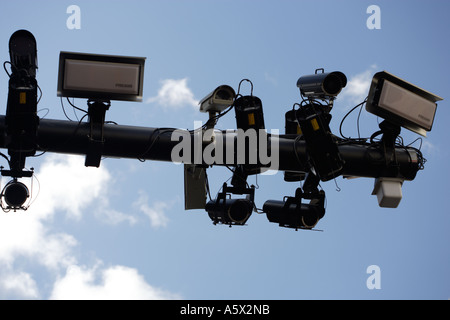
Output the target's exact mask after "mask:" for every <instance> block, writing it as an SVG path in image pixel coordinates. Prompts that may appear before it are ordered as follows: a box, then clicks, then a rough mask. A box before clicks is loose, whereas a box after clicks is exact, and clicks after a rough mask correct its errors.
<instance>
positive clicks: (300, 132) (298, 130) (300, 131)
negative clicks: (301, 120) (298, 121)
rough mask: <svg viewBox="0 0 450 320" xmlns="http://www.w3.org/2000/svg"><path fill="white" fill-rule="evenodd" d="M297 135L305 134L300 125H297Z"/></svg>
mask: <svg viewBox="0 0 450 320" xmlns="http://www.w3.org/2000/svg"><path fill="white" fill-rule="evenodd" d="M297 134H303V132H302V129H300V126H299V125H297Z"/></svg>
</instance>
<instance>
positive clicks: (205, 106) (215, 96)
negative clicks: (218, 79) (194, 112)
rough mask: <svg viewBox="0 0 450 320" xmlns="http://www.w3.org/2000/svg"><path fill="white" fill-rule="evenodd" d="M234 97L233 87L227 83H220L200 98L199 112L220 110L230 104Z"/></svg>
mask: <svg viewBox="0 0 450 320" xmlns="http://www.w3.org/2000/svg"><path fill="white" fill-rule="evenodd" d="M235 97H236V92H235V91H234V89H233V88H232V87H230V86H228V85H221V86H218V87H217V88H216V89H214V90H213V91H212V92H211V93H209V94H208V95H207V96H206V97H204V98H203V99H202V100H200V103H199V104H200V112H222V111H223V110H225V109H226V108H227V107H229V106H231V105H232V104H233V102H234V98H235Z"/></svg>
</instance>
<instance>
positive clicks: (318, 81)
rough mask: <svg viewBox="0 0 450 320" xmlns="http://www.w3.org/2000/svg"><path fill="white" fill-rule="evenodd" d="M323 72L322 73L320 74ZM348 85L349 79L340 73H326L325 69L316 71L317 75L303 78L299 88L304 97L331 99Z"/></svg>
mask: <svg viewBox="0 0 450 320" xmlns="http://www.w3.org/2000/svg"><path fill="white" fill-rule="evenodd" d="M319 70H322V73H318V71H319ZM346 85H347V77H346V76H345V74H343V73H342V72H340V71H334V72H328V73H325V72H324V69H316V72H315V74H312V75H306V76H302V77H300V78H299V79H298V81H297V87H298V88H300V93H301V94H302V96H304V97H308V98H319V99H329V98H334V97H336V96H337V95H338V94H339V93H340V92H341V90H342V88H344V87H345V86H346Z"/></svg>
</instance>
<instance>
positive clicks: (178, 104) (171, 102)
mask: <svg viewBox="0 0 450 320" xmlns="http://www.w3.org/2000/svg"><path fill="white" fill-rule="evenodd" d="M187 81H188V79H187V78H184V79H180V80H176V79H166V80H162V81H161V88H160V89H159V91H158V95H157V96H156V97H152V98H148V99H147V100H146V103H153V102H156V103H158V104H159V105H161V106H162V107H164V108H169V109H179V108H182V107H185V106H191V107H193V108H198V102H199V101H198V100H196V99H195V97H194V94H193V93H192V91H191V89H189V87H188V86H187Z"/></svg>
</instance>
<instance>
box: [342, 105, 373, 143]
mask: <svg viewBox="0 0 450 320" xmlns="http://www.w3.org/2000/svg"><path fill="white" fill-rule="evenodd" d="M366 102H367V98H366V99H364V101H363V102H361V103H359V104H357V105H356V106H354V107H353V108H352V109H351V110H350V111H349V112H347V114H346V115H345V116H344V117H343V118H342V120H341V123H340V125H339V133H340V134H341V137H342V138H344V139H347V140H351V138H349V137H346V136H344V134H343V133H342V125H343V124H344V121H345V119H346V118H347V117H348V116H349V115H350V113H352V112H353V111H354V110H355V109H356V108H358V107H361V110H362V105H363V104H365V103H366ZM361 110H360V113H359V115H358V123H357V128H358V138H359V139H361V137H360V136H359V116H360V114H361Z"/></svg>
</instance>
